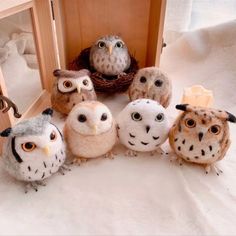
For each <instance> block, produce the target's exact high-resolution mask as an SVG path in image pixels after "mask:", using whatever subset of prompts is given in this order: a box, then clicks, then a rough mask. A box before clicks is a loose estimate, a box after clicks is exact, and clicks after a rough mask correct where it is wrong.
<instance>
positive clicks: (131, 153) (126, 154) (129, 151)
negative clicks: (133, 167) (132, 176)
mask: <svg viewBox="0 0 236 236" xmlns="http://www.w3.org/2000/svg"><path fill="white" fill-rule="evenodd" d="M125 156H129V157H136V156H138V152H136V151H133V150H130V149H128V150H127V151H126V152H125Z"/></svg>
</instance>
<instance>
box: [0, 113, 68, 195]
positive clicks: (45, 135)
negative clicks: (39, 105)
mask: <svg viewBox="0 0 236 236" xmlns="http://www.w3.org/2000/svg"><path fill="white" fill-rule="evenodd" d="M51 116H52V110H51V109H47V110H45V111H44V112H43V113H42V115H40V116H37V117H34V118H31V119H29V120H26V121H22V122H20V123H18V124H16V125H15V126H14V127H13V128H8V129H6V130H5V131H3V132H2V133H1V136H2V137H7V139H6V142H5V143H4V146H3V153H2V157H3V164H4V167H5V169H6V170H7V172H8V173H9V174H10V175H12V176H13V177H15V178H16V179H18V180H21V181H24V182H26V183H27V185H26V191H28V189H29V188H30V187H32V188H33V189H35V190H36V191H37V189H38V188H37V187H38V185H44V183H43V182H42V181H43V180H44V179H46V178H48V177H50V176H51V175H52V174H54V173H55V172H57V171H58V170H59V169H60V170H63V169H64V168H65V167H64V166H63V163H64V161H65V158H66V156H65V145H64V142H63V137H62V134H61V133H60V131H59V130H58V128H57V127H56V126H55V125H53V124H52V123H50V120H51Z"/></svg>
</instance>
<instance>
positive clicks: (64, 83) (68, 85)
mask: <svg viewBox="0 0 236 236" xmlns="http://www.w3.org/2000/svg"><path fill="white" fill-rule="evenodd" d="M63 86H64V87H65V88H71V87H72V82H71V81H69V80H66V81H64V82H63Z"/></svg>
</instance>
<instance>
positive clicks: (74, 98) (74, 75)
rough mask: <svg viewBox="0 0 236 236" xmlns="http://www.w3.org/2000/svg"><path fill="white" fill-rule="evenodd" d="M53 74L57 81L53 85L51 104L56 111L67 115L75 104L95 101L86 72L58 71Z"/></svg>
mask: <svg viewBox="0 0 236 236" xmlns="http://www.w3.org/2000/svg"><path fill="white" fill-rule="evenodd" d="M53 74H54V76H56V77H57V79H56V80H55V82H54V85H53V89H52V95H51V102H52V107H53V109H55V110H56V111H58V112H60V113H62V114H65V115H68V114H69V112H70V111H71V109H72V108H73V107H74V106H75V105H76V104H77V103H79V102H82V101H87V100H96V99H97V96H96V93H95V91H94V87H93V83H92V81H91V79H90V77H89V76H90V72H89V71H88V70H86V69H83V70H79V71H71V70H59V69H58V70H55V71H54V72H53Z"/></svg>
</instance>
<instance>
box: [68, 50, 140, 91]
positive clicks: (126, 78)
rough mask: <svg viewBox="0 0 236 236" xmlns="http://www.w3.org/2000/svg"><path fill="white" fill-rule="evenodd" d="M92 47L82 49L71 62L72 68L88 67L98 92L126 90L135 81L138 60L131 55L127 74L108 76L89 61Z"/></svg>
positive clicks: (70, 66)
mask: <svg viewBox="0 0 236 236" xmlns="http://www.w3.org/2000/svg"><path fill="white" fill-rule="evenodd" d="M89 53H90V48H86V49H84V50H82V51H81V53H80V55H79V56H78V57H76V58H75V60H74V61H73V62H72V63H70V65H69V69H70V70H81V69H88V70H90V71H91V79H92V81H93V84H94V88H95V90H96V91H97V92H101V93H115V92H125V91H126V90H127V89H128V88H129V86H130V84H131V83H132V81H133V78H134V75H135V73H136V72H137V70H138V62H137V61H136V60H135V58H134V57H132V56H131V64H130V67H129V69H128V70H126V71H125V73H126V74H125V75H121V76H106V75H103V74H101V73H98V72H96V71H95V70H94V69H93V68H91V67H90V63H89Z"/></svg>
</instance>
